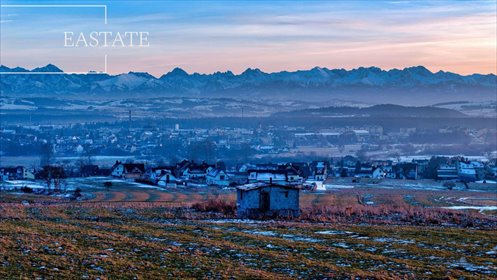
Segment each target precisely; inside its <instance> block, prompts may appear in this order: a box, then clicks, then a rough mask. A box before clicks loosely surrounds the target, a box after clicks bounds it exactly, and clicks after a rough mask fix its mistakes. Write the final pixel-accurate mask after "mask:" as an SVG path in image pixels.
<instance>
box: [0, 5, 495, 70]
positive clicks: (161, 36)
mask: <svg viewBox="0 0 497 280" xmlns="http://www.w3.org/2000/svg"><path fill="white" fill-rule="evenodd" d="M2 4H3V5H9V4H11V5H12V4H14V5H16V4H17V5H20V4H28V5H29V4H31V5H32V4H37V5H45V4H46V5H54V4H64V5H76V4H85V5H90V4H95V5H107V12H108V24H107V25H104V24H103V16H104V12H103V9H102V8H12V7H2V9H1V13H0V15H1V18H0V22H1V26H0V27H1V34H0V39H1V64H4V65H7V66H17V65H19V66H23V67H26V68H33V67H37V66H42V65H45V64H47V63H53V64H56V65H58V66H60V67H61V68H62V69H64V70H65V71H70V72H73V71H88V70H98V71H101V70H103V65H104V56H105V55H107V57H108V71H109V72H110V73H122V72H128V71H147V72H150V73H153V74H154V75H160V74H163V73H165V72H168V71H170V70H171V69H172V68H174V67H182V68H184V69H185V70H187V71H188V72H202V73H210V72H215V71H226V70H232V71H234V72H236V73H239V72H242V71H243V70H245V69H246V68H248V67H251V68H260V69H262V70H264V71H267V72H273V71H281V70H297V69H309V68H312V67H314V66H321V67H328V68H346V69H350V68H355V67H359V66H378V67H381V68H384V69H390V68H403V67H408V66H414V65H424V66H426V67H428V68H429V69H430V70H432V71H438V70H446V71H453V72H458V73H462V74H469V73H475V72H476V73H490V72H492V73H495V72H497V70H496V67H497V66H496V63H497V62H496V61H497V58H496V48H497V46H496V44H497V43H496V41H497V38H496V34H497V23H496V16H497V12H496V9H497V6H496V5H497V4H496V3H495V1H357V0H356V1H228V0H225V1H202V0H193V1H191V0H190V1H179V0H178V1H174V0H169V1H160V0H156V1H8V0H3V1H2ZM66 31H71V32H75V33H78V32H90V31H112V32H118V31H119V32H125V31H146V32H149V34H150V35H149V41H150V47H148V48H103V47H99V48H77V49H75V48H65V47H64V46H63V43H64V32H66Z"/></svg>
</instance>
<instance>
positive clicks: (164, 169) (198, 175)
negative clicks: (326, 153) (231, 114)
mask: <svg viewBox="0 0 497 280" xmlns="http://www.w3.org/2000/svg"><path fill="white" fill-rule="evenodd" d="M328 169H329V164H328V163H327V162H323V161H314V162H311V163H286V164H271V163H269V164H244V165H241V166H239V167H238V168H236V169H231V170H227V169H226V167H225V166H224V164H222V163H218V164H207V163H205V162H202V163H196V162H194V161H189V160H183V161H181V162H179V163H177V164H175V165H170V166H157V167H151V168H145V165H144V164H142V163H122V162H119V161H117V162H116V163H115V164H114V166H113V167H112V168H111V176H113V177H117V178H122V179H134V180H138V181H140V182H144V183H150V184H153V185H158V186H162V187H167V186H176V185H213V186H222V187H228V186H237V185H243V184H247V183H258V182H265V183H274V184H303V183H305V182H307V181H311V182H314V181H321V182H322V181H324V180H325V179H326V178H327V174H328Z"/></svg>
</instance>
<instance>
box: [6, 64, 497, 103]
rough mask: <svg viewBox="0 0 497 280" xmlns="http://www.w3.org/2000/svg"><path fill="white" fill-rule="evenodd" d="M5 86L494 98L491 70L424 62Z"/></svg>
mask: <svg viewBox="0 0 497 280" xmlns="http://www.w3.org/2000/svg"><path fill="white" fill-rule="evenodd" d="M25 71H28V72H29V71H31V72H58V73H61V72H62V70H61V69H60V68H58V67H57V66H55V65H52V64H49V65H47V66H44V67H39V68H35V69H33V70H26V69H24V68H20V67H16V68H9V67H6V66H0V74H1V73H2V72H4V73H5V72H10V73H15V72H25ZM0 86H1V89H0V92H1V94H3V95H8V96H13V97H15V96H17V97H19V96H65V97H69V96H72V97H74V98H88V97H91V96H95V97H112V98H116V97H119V98H122V97H126V98H130V97H142V96H143V95H144V94H145V95H147V96H148V97H154V96H157V97H161V96H162V97H164V96H186V97H234V98H238V97H243V98H266V99H278V100H284V99H292V100H305V101H310V100H312V101H320V100H329V99H343V100H355V101H361V102H367V103H373V104H380V103H394V104H404V105H405V104H408V105H420V104H424V105H427V104H433V103H436V102H451V101H477V100H489V99H494V98H495V92H496V91H497V77H496V76H495V75H494V74H488V75H481V74H472V75H468V76H463V75H459V74H455V73H451V72H443V71H439V72H436V73H432V72H430V71H429V70H428V69H426V68H425V67H423V66H417V67H408V68H404V69H392V70H388V71H386V70H382V69H380V68H377V67H369V68H364V67H360V68H357V69H352V70H345V69H327V68H320V67H315V68H312V69H310V70H299V71H295V72H288V71H282V72H275V73H265V72H262V71H261V70H259V69H247V70H246V71H244V72H243V73H241V74H239V75H235V74H233V73H232V72H231V71H227V72H216V73H213V74H198V73H193V74H189V73H187V72H185V71H184V70H182V69H180V68H175V69H173V70H172V71H171V72H169V73H166V74H164V75H162V76H161V77H159V78H156V77H154V76H152V75H150V74H148V73H139V72H129V73H126V74H120V75H108V74H95V73H93V74H36V75H20V74H11V75H0Z"/></svg>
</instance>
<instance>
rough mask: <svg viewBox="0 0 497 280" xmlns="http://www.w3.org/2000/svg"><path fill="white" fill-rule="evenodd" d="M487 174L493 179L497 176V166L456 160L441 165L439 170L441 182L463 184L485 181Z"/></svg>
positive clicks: (438, 175) (438, 174)
mask: <svg viewBox="0 0 497 280" xmlns="http://www.w3.org/2000/svg"><path fill="white" fill-rule="evenodd" d="M487 173H491V174H490V175H491V176H492V177H494V178H495V177H496V176H497V167H496V166H488V167H487V168H486V166H485V165H484V164H483V163H481V162H479V161H466V160H456V161H453V162H448V163H446V164H441V165H440V167H439V168H438V169H437V177H438V179H439V180H452V181H462V182H476V181H479V180H485V177H486V175H487Z"/></svg>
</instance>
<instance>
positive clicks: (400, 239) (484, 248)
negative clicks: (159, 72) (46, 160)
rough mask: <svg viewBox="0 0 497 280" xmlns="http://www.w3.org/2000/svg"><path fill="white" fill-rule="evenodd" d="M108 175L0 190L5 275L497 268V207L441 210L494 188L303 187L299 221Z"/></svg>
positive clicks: (411, 275) (489, 273)
mask: <svg viewBox="0 0 497 280" xmlns="http://www.w3.org/2000/svg"><path fill="white" fill-rule="evenodd" d="M104 180H105V179H104V178H101V179H96V180H94V179H91V180H90V179H86V180H84V179H81V180H80V181H78V185H79V186H81V188H82V189H83V195H84V196H85V198H86V199H85V200H83V201H79V202H70V201H68V200H67V199H65V198H63V196H43V195H34V194H22V195H21V194H19V193H16V192H0V244H1V245H0V278H2V279H12V278H16V279H17V278H21V279H33V278H36V277H40V278H48V279H51V278H61V277H66V278H78V279H81V278H88V279H96V278H100V279H116V278H125V279H133V278H136V279H147V278H148V279H158V278H166V277H170V278H171V277H175V278H188V277H197V278H198V277H200V278H230V277H232V276H233V275H237V276H239V277H241V278H267V279H290V278H325V277H328V278H347V279H350V277H351V276H357V277H359V278H362V279H406V278H407V279H420V278H421V279H422V278H438V279H439V278H444V277H449V278H454V279H455V278H458V279H459V278H461V277H464V278H465V279H495V278H497V239H496V238H495V235H496V234H497V217H496V212H495V211H479V209H476V210H468V211H454V210H448V209H444V208H443V207H451V206H464V205H466V206H492V205H495V202H496V199H497V196H496V194H495V192H482V191H447V190H445V191H442V190H426V191H423V190H412V189H405V190H402V189H395V190H392V189H382V188H367V187H361V188H354V189H337V190H333V191H328V192H324V193H311V192H303V193H302V195H301V198H300V203H301V209H302V217H301V218H300V219H298V220H281V221H272V220H271V221H249V220H237V219H236V217H235V216H234V214H233V212H231V211H226V212H222V211H220V212H216V211H214V210H208V209H207V210H205V209H204V210H202V211H199V210H198V209H199V207H196V206H195V205H199V204H200V205H202V204H205V203H208V202H209V201H210V200H213V199H215V200H218V201H223V202H224V203H226V205H233V204H234V201H235V198H236V197H235V193H234V192H233V191H232V190H229V189H215V188H209V189H194V188H182V189H180V188H178V189H168V190H163V189H160V188H156V187H153V186H146V185H140V184H134V183H126V182H117V181H116V182H114V183H113V186H112V187H110V188H109V189H106V188H104V187H103V186H102V182H103V181H104ZM72 183H75V182H72ZM192 206H193V207H192Z"/></svg>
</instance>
